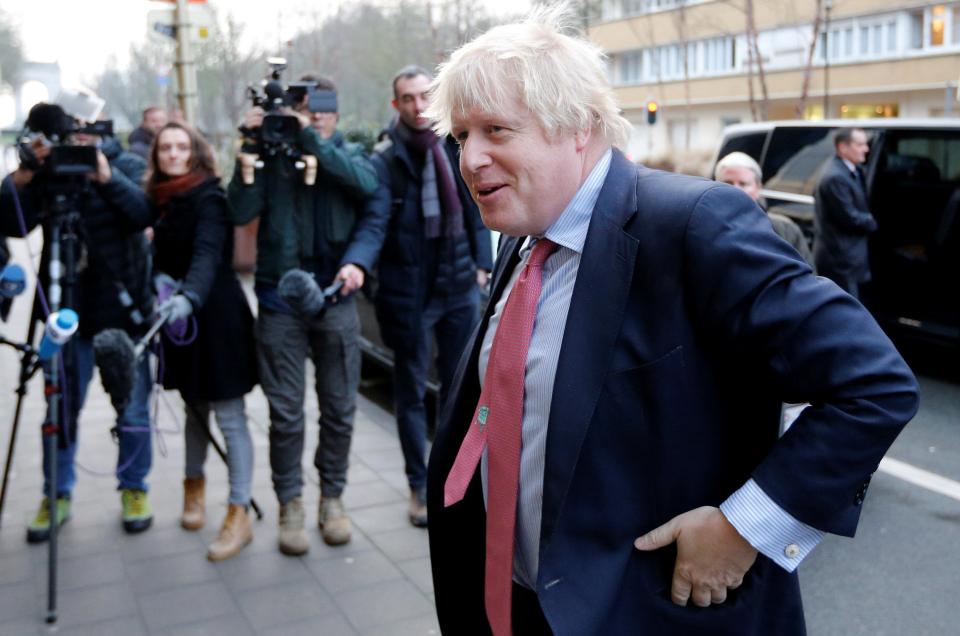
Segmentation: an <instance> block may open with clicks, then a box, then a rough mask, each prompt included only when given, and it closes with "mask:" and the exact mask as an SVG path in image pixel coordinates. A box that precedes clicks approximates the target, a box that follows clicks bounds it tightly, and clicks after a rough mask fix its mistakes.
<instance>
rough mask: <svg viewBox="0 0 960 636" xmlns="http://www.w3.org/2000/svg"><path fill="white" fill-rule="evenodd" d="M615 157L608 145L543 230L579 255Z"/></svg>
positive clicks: (552, 239)
mask: <svg viewBox="0 0 960 636" xmlns="http://www.w3.org/2000/svg"><path fill="white" fill-rule="evenodd" d="M612 158H613V151H612V150H610V149H609V148H608V149H607V151H606V152H605V153H604V154H603V156H602V157H601V158H600V160H599V161H598V162H597V164H596V165H595V166H594V167H593V170H591V171H590V174H589V175H588V176H587V179H586V181H584V182H583V185H581V186H580V189H579V190H577V193H576V194H575V195H573V198H572V199H570V203H568V204H567V207H565V208H564V209H563V212H562V213H561V214H560V216H559V217H558V218H557V220H556V221H554V222H553V224H551V225H550V227H548V228H547V231H546V232H544V236H545V237H546V238H548V239H550V240H551V241H553V242H554V243H556V244H557V245H562V246H563V247H566V248H569V249H571V250H573V251H574V252H577V253H578V254H579V253H581V252H583V244H584V242H586V240H587V230H588V229H589V228H590V217H591V216H593V208H594V207H596V205H597V199H599V198H600V189H601V188H602V187H603V182H604V181H606V179H607V173H608V172H609V171H610V162H611V160H612Z"/></svg>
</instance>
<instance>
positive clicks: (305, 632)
mask: <svg viewBox="0 0 960 636" xmlns="http://www.w3.org/2000/svg"><path fill="white" fill-rule="evenodd" d="M259 634H261V636H356V634H357V630H355V629H354V628H353V627H351V625H350V623H348V622H347V619H345V618H344V617H343V616H342V615H341V614H331V615H330V616H319V617H314V618H310V619H307V620H305V621H297V622H296V623H285V624H283V625H278V626H276V627H267V628H264V629H262V630H260V631H259ZM231 636H232V635H231Z"/></svg>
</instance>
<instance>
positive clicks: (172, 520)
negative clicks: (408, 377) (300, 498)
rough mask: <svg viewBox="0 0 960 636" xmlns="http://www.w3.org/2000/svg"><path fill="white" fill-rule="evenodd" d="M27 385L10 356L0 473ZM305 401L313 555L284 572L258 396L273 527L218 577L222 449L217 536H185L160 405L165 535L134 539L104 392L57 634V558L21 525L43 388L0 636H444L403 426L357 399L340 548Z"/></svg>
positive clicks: (70, 541) (6, 560)
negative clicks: (215, 554)
mask: <svg viewBox="0 0 960 636" xmlns="http://www.w3.org/2000/svg"><path fill="white" fill-rule="evenodd" d="M18 262H22V263H25V262H26V261H25V260H24V259H21V258H18ZM28 299H29V296H27V295H25V296H24V297H21V298H19V299H17V304H16V306H15V307H14V313H15V315H14V316H13V317H12V318H11V320H10V321H8V322H7V323H0V334H3V335H4V336H6V337H8V338H11V339H22V338H23V335H24V333H25V325H26V318H25V315H26V311H27V309H28V305H29V300H28ZM81 319H82V317H81ZM308 369H310V367H309V365H308ZM18 371H19V368H18V363H17V358H16V356H15V355H14V353H13V352H12V350H11V349H9V348H7V347H2V350H0V461H3V459H5V458H6V452H7V444H8V441H9V436H10V427H11V423H12V420H13V411H14V405H15V402H16V395H15V394H14V392H13V391H14V389H15V387H16V379H17V374H18ZM310 371H311V375H312V369H310ZM311 384H312V381H311ZM308 393H309V394H310V395H309V397H308V399H307V406H306V408H307V420H308V431H307V442H308V443H307V447H306V452H305V454H304V475H305V478H306V481H307V483H306V485H305V489H304V501H305V503H306V504H307V508H308V515H307V522H308V529H309V531H310V535H311V543H312V545H311V548H310V552H309V554H307V555H306V556H304V557H286V556H283V555H282V554H280V552H279V551H278V550H277V548H276V538H277V537H276V535H277V530H276V528H277V503H276V499H275V498H274V495H273V491H272V488H271V485H270V466H269V462H268V442H267V425H268V417H267V406H266V400H265V399H264V397H263V394H262V393H261V392H260V391H259V389H257V390H255V391H254V392H253V393H251V394H250V395H248V396H247V400H246V404H247V413H248V417H249V420H250V429H251V433H252V435H253V439H254V444H255V455H256V456H255V471H254V489H253V492H254V497H255V499H256V500H257V502H258V503H259V504H260V506H261V507H262V508H263V511H264V514H265V516H264V519H263V520H262V521H255V522H254V541H253V543H252V544H251V545H249V546H248V547H247V548H246V549H245V550H244V551H243V552H242V553H241V554H240V555H239V556H237V557H235V558H233V559H231V560H229V561H225V562H221V563H217V564H214V563H210V562H208V561H207V560H206V559H205V552H206V546H207V545H208V544H209V543H210V542H211V541H212V540H213V538H214V537H215V535H216V532H217V529H218V528H219V524H220V521H221V520H222V518H223V515H224V513H225V511H226V498H227V475H226V468H225V466H224V465H223V462H221V461H220V459H219V457H217V455H216V454H215V453H214V452H213V450H212V449H211V450H210V453H209V457H208V460H207V466H206V468H207V482H208V485H207V517H208V520H207V526H206V527H205V528H203V529H202V530H200V531H199V532H187V531H185V530H182V529H181V528H180V526H179V513H180V506H181V501H182V486H181V480H182V477H183V435H182V432H181V430H180V426H181V421H180V420H181V419H182V415H181V411H182V406H181V402H180V399H179V396H178V395H177V394H175V393H165V394H164V395H165V396H166V397H167V399H168V401H169V402H170V404H171V405H172V409H170V408H167V407H166V406H165V405H164V403H163V402H162V401H161V403H160V416H159V420H158V421H159V430H160V431H161V432H160V434H159V435H157V436H156V437H155V438H154V439H155V443H154V462H153V470H152V471H151V473H150V476H149V481H150V486H151V491H150V499H151V501H152V503H153V506H154V524H153V527H152V528H151V529H150V530H149V531H147V532H145V533H143V534H140V535H135V536H128V535H125V534H124V532H123V530H122V528H121V525H120V498H119V493H118V492H116V490H115V488H116V482H115V479H114V477H113V475H112V471H113V469H114V467H115V464H116V457H117V454H116V446H115V445H114V443H113V441H112V440H111V438H110V435H109V432H108V431H109V429H110V427H111V426H112V425H113V417H114V414H113V410H112V408H111V407H110V404H109V400H108V399H107V397H106V395H105V393H104V392H103V389H102V387H101V386H100V383H99V379H96V378H95V380H94V382H93V383H92V384H91V387H90V393H89V395H88V399H87V404H86V407H85V408H84V410H83V413H82V415H81V421H80V437H81V441H80V450H79V453H78V463H79V464H80V466H81V467H82V468H81V469H80V470H79V473H78V483H77V487H76V490H75V491H74V505H73V519H72V520H71V521H70V522H69V523H67V524H66V525H65V526H64V527H63V530H62V532H61V534H60V543H59V547H60V559H59V586H58V588H59V599H58V611H59V621H58V623H57V624H56V625H55V626H53V627H50V626H47V625H46V624H45V623H44V621H43V618H44V616H45V610H46V604H47V596H46V589H47V576H46V571H47V570H46V568H47V547H46V545H45V544H43V545H38V546H31V545H28V544H27V543H26V542H25V538H24V535H25V525H26V523H27V521H28V520H29V519H30V518H31V516H32V515H33V514H34V513H35V511H36V508H37V506H38V505H39V502H40V485H41V472H40V433H39V426H40V422H41V419H42V416H43V412H44V410H45V407H44V403H43V397H42V396H43V393H42V382H41V380H40V378H39V377H35V378H34V380H33V381H32V382H31V384H30V393H29V395H28V396H27V398H26V400H25V404H24V412H23V415H22V417H21V422H20V432H19V434H18V436H17V444H16V449H15V456H14V466H13V474H12V476H11V486H10V490H9V492H8V497H7V502H6V507H5V510H4V514H3V518H2V519H0V634H2V635H3V636H18V635H20V634H29V635H32V634H49V633H57V634H63V635H65V636H66V635H70V636H73V635H78V634H90V635H96V636H110V635H117V636H136V635H139V634H151V635H152V634H163V635H171V636H172V635H174V634H176V635H187V634H212V635H220V634H224V635H227V634H229V635H230V636H242V635H246V634H263V635H268V634H269V635H271V636H279V635H281V634H283V635H295V634H309V635H311V636H316V635H323V636H339V635H365V636H387V635H397V636H401V635H402V636H416V635H421V634H422V635H427V634H438V633H439V629H438V628H437V623H436V616H435V614H434V608H433V600H432V583H431V579H430V565H429V556H428V549H427V534H426V531H424V530H421V529H417V528H414V527H412V526H411V525H410V524H409V522H408V521H407V517H406V501H407V488H406V478H405V476H404V474H403V457H402V454H401V452H400V446H399V442H398V440H397V437H396V434H395V432H394V427H393V419H392V417H391V416H390V415H389V414H388V413H387V412H385V411H384V410H383V409H381V408H380V407H378V406H377V405H375V404H373V403H372V402H370V401H369V400H366V399H365V398H363V397H361V398H360V408H359V411H358V414H357V421H356V431H355V434H354V438H353V448H352V454H351V460H350V472H349V476H348V479H349V483H348V486H347V490H346V491H345V493H344V502H345V504H346V506H347V509H348V511H349V514H350V515H351V517H352V518H353V522H354V534H353V540H352V541H351V542H350V543H349V544H348V545H346V546H342V547H338V548H331V547H329V546H326V545H325V544H324V543H323V541H322V540H321V538H320V534H319V532H318V531H317V527H316V520H317V517H316V515H317V501H318V497H319V488H318V480H317V474H316V470H315V469H314V468H313V466H312V458H313V451H314V449H315V447H316V440H317V423H316V420H317V406H316V396H315V395H313V394H312V393H310V392H309V391H308ZM214 428H216V427H215V425H214ZM91 472H93V473H98V474H97V475H94V474H90V473H91ZM103 474H106V476H102V475H103Z"/></svg>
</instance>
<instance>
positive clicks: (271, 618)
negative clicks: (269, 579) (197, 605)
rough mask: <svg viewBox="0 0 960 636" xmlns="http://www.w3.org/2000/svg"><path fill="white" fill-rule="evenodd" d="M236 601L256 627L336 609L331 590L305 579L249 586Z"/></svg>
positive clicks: (291, 620) (268, 625) (318, 614)
mask: <svg viewBox="0 0 960 636" xmlns="http://www.w3.org/2000/svg"><path fill="white" fill-rule="evenodd" d="M237 603H238V605H239V606H240V609H241V610H242V611H243V613H244V615H245V616H246V617H247V619H248V620H249V621H250V623H251V624H252V625H253V626H254V628H255V629H260V628H264V627H273V626H276V625H281V624H283V623H290V622H294V621H298V620H301V619H305V618H309V617H312V616H323V615H324V614H332V613H336V611H337V607H336V605H334V602H333V599H332V598H331V597H330V595H329V594H327V593H326V592H324V591H323V590H321V589H320V588H319V587H317V586H315V585H309V584H304V583H302V582H299V583H290V584H287V585H274V586H271V587H267V588H262V589H256V590H249V591H247V592H243V593H242V594H239V595H238V596H237Z"/></svg>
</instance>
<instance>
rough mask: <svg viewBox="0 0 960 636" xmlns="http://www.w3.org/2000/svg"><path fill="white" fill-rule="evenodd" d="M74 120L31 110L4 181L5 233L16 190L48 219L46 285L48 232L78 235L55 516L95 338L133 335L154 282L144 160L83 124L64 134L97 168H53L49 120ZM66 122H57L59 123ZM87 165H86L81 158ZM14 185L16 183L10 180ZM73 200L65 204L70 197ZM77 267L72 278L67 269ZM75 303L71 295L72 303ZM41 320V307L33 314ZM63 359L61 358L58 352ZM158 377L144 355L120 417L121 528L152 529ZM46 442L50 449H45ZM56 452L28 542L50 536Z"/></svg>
mask: <svg viewBox="0 0 960 636" xmlns="http://www.w3.org/2000/svg"><path fill="white" fill-rule="evenodd" d="M61 120H62V121H67V122H69V123H70V124H71V125H73V122H72V121H71V120H70V119H69V118H68V117H67V116H66V115H65V113H64V111H63V109H61V108H60V107H59V106H56V105H51V104H43V103H41V104H38V105H36V106H34V107H33V108H32V109H31V110H30V114H29V116H28V119H27V127H28V128H29V129H30V130H31V131H33V132H34V133H39V132H41V131H43V134H37V135H35V136H34V138H33V139H32V141H30V142H29V144H28V148H24V149H23V150H24V151H25V153H24V157H23V158H24V159H26V161H23V160H22V161H21V165H20V166H19V167H18V169H17V170H16V171H15V172H14V173H13V175H12V179H7V180H5V181H4V182H3V186H2V189H0V234H5V235H7V236H23V231H22V229H21V226H20V224H21V219H20V218H19V214H18V211H17V205H16V201H15V195H16V196H17V197H18V198H19V202H20V205H21V209H22V212H23V219H22V222H23V223H24V224H25V229H26V231H27V232H29V231H30V230H32V229H33V228H35V227H36V226H37V225H41V226H42V227H43V236H44V245H43V254H42V258H41V272H40V281H39V284H40V285H42V287H43V289H45V290H46V289H48V287H49V283H50V280H49V262H50V249H51V245H50V241H51V232H52V229H53V228H54V226H55V225H57V224H60V227H65V225H64V224H65V223H69V224H72V225H71V228H72V230H73V231H75V232H76V235H77V238H78V241H77V247H76V250H75V258H74V259H73V260H74V262H73V263H65V271H66V272H67V276H65V278H64V280H63V284H64V291H65V294H64V305H65V306H69V307H70V308H71V309H74V310H75V311H76V312H77V313H78V314H79V316H80V321H79V322H80V326H79V331H78V333H77V334H76V335H75V336H74V337H73V338H72V339H71V340H70V341H69V342H68V343H67V344H66V346H65V347H64V349H63V360H64V362H65V365H66V366H65V378H64V381H63V384H62V386H63V391H64V396H63V398H64V399H63V401H62V403H61V404H62V405H63V408H62V413H61V416H60V417H59V418H58V420H57V421H59V422H60V430H59V433H58V435H59V441H58V446H59V450H58V452H57V483H56V484H55V486H54V487H55V489H56V490H55V494H56V497H57V522H58V524H62V523H63V522H65V521H66V520H67V519H69V518H70V515H71V492H72V490H73V486H74V484H75V482H76V473H75V470H74V457H75V455H76V451H77V424H78V415H79V412H80V409H81V407H82V406H83V402H84V398H85V397H86V392H87V386H88V384H89V382H90V379H91V377H92V376H93V367H94V356H93V344H92V340H93V337H94V335H95V334H97V333H98V332H100V331H101V330H103V329H106V328H121V329H125V330H126V331H127V332H128V333H130V334H138V333H140V332H141V331H142V330H143V328H144V327H143V324H142V323H143V321H144V318H143V317H145V316H149V315H150V312H151V307H152V298H151V293H150V290H149V285H148V284H147V281H148V278H149V274H150V272H149V260H148V256H147V255H148V251H147V243H146V239H145V238H144V236H143V232H142V231H141V230H142V229H143V227H144V226H145V225H146V224H147V222H148V219H149V216H148V207H147V201H146V197H145V196H144V193H143V191H142V190H141V189H140V187H139V186H138V184H139V182H140V180H141V177H142V175H143V171H144V168H145V163H144V161H143V160H142V159H140V158H139V157H136V156H134V155H131V154H130V153H127V152H124V151H123V150H122V149H121V147H120V144H119V142H117V141H116V139H114V138H113V137H100V136H97V135H90V134H83V133H79V132H74V133H69V132H66V131H65V130H66V129H64V131H63V132H62V138H60V139H59V141H58V143H59V142H67V143H69V144H70V145H71V146H95V147H96V148H97V151H96V171H93V172H90V173H89V174H87V175H85V176H84V175H79V176H76V177H64V176H61V175H59V174H57V173H56V171H55V170H53V169H51V165H50V164H51V163H52V162H51V160H50V158H51V153H52V147H51V146H52V144H51V141H50V138H54V139H57V138H58V137H61V135H60V134H56V135H53V134H51V125H50V123H51V122H54V123H56V122H60V121H61ZM52 128H53V129H55V130H60V128H58V124H57V125H53V126H52ZM81 169H82V166H81ZM11 183H12V184H13V187H15V188H16V192H14V191H13V187H11ZM65 201H66V202H67V203H66V205H65V204H64V202H65ZM71 271H72V272H74V273H75V278H74V280H73V281H71V280H69V277H68V276H69V273H70V272H71ZM68 303H69V304H68ZM34 318H35V319H38V320H39V319H42V316H38V315H35V316H34ZM51 362H52V363H56V358H54V359H53V361H51ZM150 388H151V382H150V376H149V368H148V366H147V363H146V360H145V359H144V360H143V361H141V363H140V364H139V366H138V367H137V377H136V378H135V382H134V389H133V393H132V396H131V399H130V403H129V406H127V408H126V409H125V411H124V413H123V414H122V415H121V417H120V418H119V423H118V439H119V458H118V461H117V478H118V480H119V489H120V490H121V502H122V508H123V513H122V518H123V527H124V530H126V531H127V532H130V533H134V532H141V531H143V530H146V529H147V528H148V527H149V526H150V523H151V520H152V511H151V508H150V504H149V501H148V499H147V494H146V491H147V485H146V483H145V481H144V480H145V478H146V476H147V473H148V472H149V470H150V463H151V445H150V443H151V440H150V432H149V431H150V429H149V413H148V408H147V402H148V397H149V393H150ZM44 450H46V449H44ZM48 463H49V458H47V457H46V456H45V457H44V476H45V479H44V491H43V492H44V503H42V504H41V505H40V509H39V511H38V512H37V515H36V517H35V518H34V519H33V521H32V522H31V523H30V524H29V526H28V528H27V541H29V542H31V543H35V542H40V541H45V540H47V538H48V537H49V534H50V519H49V516H48V508H47V503H46V497H48V496H51V493H52V488H51V485H50V484H49V483H47V479H46V477H47V476H48V475H49V469H48Z"/></svg>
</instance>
